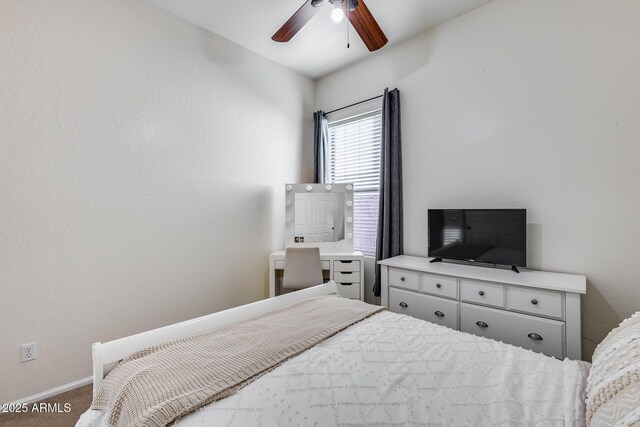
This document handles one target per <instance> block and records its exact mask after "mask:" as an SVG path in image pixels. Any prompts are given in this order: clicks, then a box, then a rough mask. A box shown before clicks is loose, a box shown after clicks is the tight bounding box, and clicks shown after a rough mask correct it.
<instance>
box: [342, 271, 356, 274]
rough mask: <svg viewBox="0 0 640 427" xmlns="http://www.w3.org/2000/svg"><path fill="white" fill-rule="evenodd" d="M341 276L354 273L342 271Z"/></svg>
mask: <svg viewBox="0 0 640 427" xmlns="http://www.w3.org/2000/svg"><path fill="white" fill-rule="evenodd" d="M340 273H341V274H353V271H341V272H340Z"/></svg>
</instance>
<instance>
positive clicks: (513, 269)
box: [511, 265, 520, 273]
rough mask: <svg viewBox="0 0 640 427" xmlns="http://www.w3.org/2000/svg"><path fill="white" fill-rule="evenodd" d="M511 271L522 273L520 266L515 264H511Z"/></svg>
mask: <svg viewBox="0 0 640 427" xmlns="http://www.w3.org/2000/svg"><path fill="white" fill-rule="evenodd" d="M511 271H514V272H516V273H520V270H518V267H516V266H515V265H512V266H511Z"/></svg>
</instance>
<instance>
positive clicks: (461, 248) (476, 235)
mask: <svg viewBox="0 0 640 427" xmlns="http://www.w3.org/2000/svg"><path fill="white" fill-rule="evenodd" d="M427 244H428V254H429V256H430V257H433V258H435V259H434V261H440V260H442V259H452V260H460V261H470V262H481V263H488V264H501V265H510V266H512V268H513V269H514V271H517V268H516V267H526V266H527V211H526V209H429V213H428V243H427Z"/></svg>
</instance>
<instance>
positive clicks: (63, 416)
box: [0, 385, 92, 427]
mask: <svg viewBox="0 0 640 427" xmlns="http://www.w3.org/2000/svg"><path fill="white" fill-rule="evenodd" d="M91 394H92V393H91V385H88V386H84V387H81V388H78V389H75V390H71V391H68V392H66V393H62V394H59V395H57V396H54V397H52V398H50V399H47V400H44V401H43V403H47V404H54V405H48V407H49V408H60V411H64V405H65V403H68V404H69V405H70V406H71V410H70V412H66V413H65V412H59V413H58V412H54V413H46V412H44V413H43V412H27V413H12V414H0V426H2V427H14V426H15V427H67V426H74V425H76V422H77V421H78V419H79V418H80V415H81V414H82V413H83V412H84V411H86V410H87V409H89V406H90V405H91V397H92V396H91ZM56 403H57V404H58V405H57V406H56V405H55V404H56ZM28 407H29V409H32V408H33V404H30V405H28Z"/></svg>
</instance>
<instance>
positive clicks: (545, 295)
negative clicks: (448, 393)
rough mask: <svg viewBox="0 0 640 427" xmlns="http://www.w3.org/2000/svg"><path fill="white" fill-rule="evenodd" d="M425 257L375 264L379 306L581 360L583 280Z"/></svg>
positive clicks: (399, 258) (571, 275)
mask: <svg viewBox="0 0 640 427" xmlns="http://www.w3.org/2000/svg"><path fill="white" fill-rule="evenodd" d="M430 260H431V258H422V257H414V256H406V255H401V256H398V257H394V258H389V259H385V260H383V261H379V264H380V265H381V285H382V289H381V302H382V305H383V306H386V307H388V308H389V310H391V311H394V312H396V313H404V314H408V315H410V316H414V317H418V318H420V319H424V320H427V321H429V322H433V323H438V324H440V325H443V326H447V327H449V328H452V329H456V330H460V331H464V332H469V333H472V334H475V335H480V336H484V337H487V338H492V339H495V340H498V341H503V342H506V343H509V344H513V345H517V346H520V347H523V348H528V349H531V350H533V351H537V352H540V353H544V354H546V355H549V356H553V357H557V358H559V359H562V358H564V357H568V358H570V359H576V360H579V359H581V335H580V295H581V294H584V293H586V277H585V276H581V275H575V274H564V273H550V272H545V271H536V270H523V271H521V272H520V273H515V272H513V271H511V270H503V269H496V268H487V267H476V266H471V265H464V264H454V263H443V262H438V263H430V262H429V261H430Z"/></svg>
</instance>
